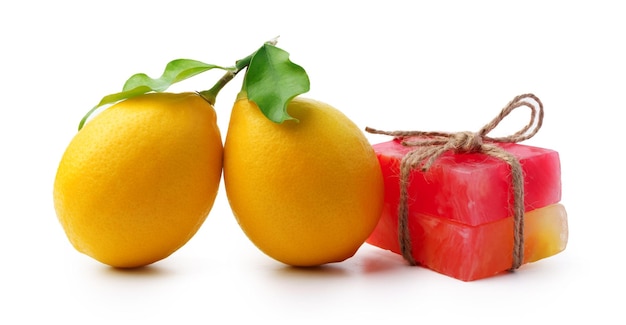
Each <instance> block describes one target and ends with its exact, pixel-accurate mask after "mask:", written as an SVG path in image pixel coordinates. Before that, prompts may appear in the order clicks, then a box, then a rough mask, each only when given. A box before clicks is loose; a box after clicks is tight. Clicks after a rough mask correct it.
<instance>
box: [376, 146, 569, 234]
mask: <svg viewBox="0 0 626 325" xmlns="http://www.w3.org/2000/svg"><path fill="white" fill-rule="evenodd" d="M498 145H499V146H500V147H502V148H504V149H505V150H506V151H508V152H510V153H511V154H513V155H514V156H515V157H517V159H518V160H519V162H520V164H521V165H522V169H523V172H524V191H525V199H524V207H525V211H530V210H534V209H537V208H541V207H545V206H547V205H550V204H553V203H557V202H559V201H560V200H561V165H560V161H559V154H558V152H556V151H554V150H550V149H544V148H538V147H531V146H526V145H521V144H514V143H505V144H498ZM373 147H374V150H375V151H376V153H377V155H378V159H379V161H380V164H381V167H382V169H383V173H384V175H385V178H386V179H385V190H386V191H388V195H387V203H388V205H390V206H393V208H392V209H396V206H397V204H398V201H399V195H400V194H399V193H400V192H399V191H400V190H399V175H400V160H401V159H402V157H403V156H404V155H405V154H406V153H407V152H409V151H411V150H413V149H415V148H414V147H406V146H403V145H402V144H401V143H400V141H398V140H392V141H388V142H383V143H379V144H375V145H374V146H373ZM510 175H511V170H510V167H509V165H508V164H507V163H506V162H504V161H502V160H500V159H497V158H493V157H491V156H488V155H485V154H480V153H467V154H454V153H452V152H448V153H445V154H443V155H442V156H441V157H439V158H438V159H437V161H436V163H435V164H434V165H433V166H431V168H430V169H429V170H428V171H427V172H426V173H422V172H421V171H418V170H414V171H413V173H412V175H411V180H410V185H409V189H408V190H409V193H411V199H410V201H411V204H410V210H411V211H413V212H415V213H423V214H428V215H434V216H439V217H441V218H446V219H450V220H454V221H457V222H460V223H463V224H468V225H472V226H476V225H480V224H483V223H487V222H493V221H496V220H499V219H502V218H506V217H509V216H510V215H511V213H510V211H511V200H512V195H511V193H512V192H511V191H512V190H511V176H510Z"/></svg>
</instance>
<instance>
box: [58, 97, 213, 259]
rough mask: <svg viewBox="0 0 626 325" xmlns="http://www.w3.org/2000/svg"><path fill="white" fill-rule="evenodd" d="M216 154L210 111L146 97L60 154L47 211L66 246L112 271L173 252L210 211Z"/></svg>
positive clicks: (196, 102)
mask: <svg viewBox="0 0 626 325" xmlns="http://www.w3.org/2000/svg"><path fill="white" fill-rule="evenodd" d="M222 157H223V147H222V141H221V136H220V131H219V129H218V127H217V125H216V114H215V111H214V109H213V107H212V106H211V105H210V104H209V103H208V102H207V101H205V100H204V99H203V98H202V97H200V96H199V95H197V94H195V93H181V94H173V93H151V94H146V95H141V96H138V97H134V98H131V99H127V100H125V101H122V102H120V103H118V104H115V105H113V106H111V107H109V108H108V109H106V110H104V111H103V112H102V113H100V114H99V115H98V116H96V117H95V118H94V119H93V120H92V121H90V122H89V123H87V124H86V125H85V127H84V128H83V129H82V130H80V131H79V132H78V133H77V134H76V136H75V137H74V138H73V139H72V141H71V142H70V144H69V145H68V147H67V149H66V151H65V153H64V154H63V157H62V158H61V162H60V164H59V167H58V170H57V174H56V178H55V181H54V207H55V210H56V213H57V216H58V219H59V221H60V223H61V225H62V226H63V228H64V230H65V232H66V234H67V237H68V238H69V240H70V242H71V243H72V245H73V246H74V247H75V248H76V249H77V250H78V251H80V252H82V253H85V254H87V255H89V256H91V257H93V258H94V259H96V260H98V261H100V262H102V263H105V264H108V265H111V266H114V267H120V268H131V267H139V266H144V265H148V264H151V263H154V262H156V261H159V260H161V259H163V258H165V257H167V256H169V255H171V254H172V253H173V252H175V251H176V250H178V249H179V248H180V247H182V246H183V245H184V244H185V243H187V242H188V240H189V239H190V238H191V237H192V236H193V235H194V234H195V233H196V232H197V230H198V229H199V227H200V226H201V225H202V223H203V222H204V220H205V219H206V217H207V215H208V213H209V211H210V210H211V208H212V206H213V203H214V200H215V197H216V195H217V191H218V187H219V182H220V177H221V173H222Z"/></svg>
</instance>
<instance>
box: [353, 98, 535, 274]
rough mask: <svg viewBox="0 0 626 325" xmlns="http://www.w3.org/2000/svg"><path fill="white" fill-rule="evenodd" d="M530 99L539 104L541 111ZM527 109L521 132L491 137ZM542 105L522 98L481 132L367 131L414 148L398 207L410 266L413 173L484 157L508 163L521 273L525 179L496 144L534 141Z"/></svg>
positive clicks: (403, 170)
mask: <svg viewBox="0 0 626 325" xmlns="http://www.w3.org/2000/svg"><path fill="white" fill-rule="evenodd" d="M528 99H530V100H532V101H534V102H536V103H537V105H538V107H537V106H535V104H534V103H532V102H531V101H529V100H528ZM519 107H528V108H530V110H531V115H530V121H529V123H528V124H527V125H526V126H524V127H523V128H522V129H520V130H519V131H517V132H515V133H514V134H512V135H509V136H506V137H489V136H487V135H488V134H489V132H491V131H492V130H493V129H495V128H496V127H497V126H498V124H499V123H500V122H501V121H502V120H503V119H504V118H505V117H506V116H508V115H509V114H510V113H511V112H512V111H513V110H515V109H516V108H519ZM543 115H544V113H543V104H542V103H541V100H539V98H538V97H537V96H535V95H534V94H522V95H519V96H516V97H515V98H513V100H511V101H510V102H509V103H508V104H507V105H506V106H505V107H504V108H503V109H502V110H501V111H500V114H498V116H496V117H495V118H494V119H493V120H492V121H490V122H489V123H487V124H486V125H485V126H483V127H482V128H481V129H480V130H479V131H478V132H468V131H464V132H453V133H449V132H431V131H381V130H376V129H373V128H370V127H366V128H365V130H366V131H367V132H369V133H372V134H382V135H389V136H393V137H395V138H397V139H399V140H401V143H402V145H404V146H409V147H415V149H414V150H411V151H410V152H408V153H407V154H406V155H405V156H404V157H403V158H402V161H401V163H400V202H399V205H398V241H399V244H400V251H401V253H402V256H403V257H404V259H405V260H407V262H409V264H411V265H416V264H417V263H416V262H415V259H414V258H413V254H412V251H411V237H410V234H409V226H408V199H409V198H408V196H409V195H408V185H409V184H408V182H409V175H410V173H411V170H413V169H415V168H420V169H421V170H422V171H423V172H426V171H428V169H429V168H430V166H431V165H432V164H433V163H434V162H435V161H436V160H437V158H439V157H440V156H441V155H442V154H444V153H445V152H448V151H452V152H454V153H482V154H486V155H489V156H492V157H494V158H498V159H501V160H503V161H505V162H506V163H507V164H508V165H509V166H510V167H511V178H512V182H511V187H512V191H513V213H512V214H513V220H514V231H513V240H514V244H513V261H512V265H511V270H515V269H518V268H519V267H520V266H521V265H522V263H523V260H524V175H523V171H522V167H521V165H520V163H519V161H518V159H517V158H516V157H515V156H513V155H512V154H510V153H509V152H507V151H506V150H504V149H502V148H501V147H499V146H497V145H495V144H494V143H517V142H522V141H524V140H528V139H530V138H532V137H533V136H534V135H535V134H536V133H537V132H538V131H539V129H540V128H541V125H542V124H543Z"/></svg>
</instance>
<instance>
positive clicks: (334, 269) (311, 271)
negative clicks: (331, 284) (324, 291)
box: [276, 264, 348, 278]
mask: <svg viewBox="0 0 626 325" xmlns="http://www.w3.org/2000/svg"><path fill="white" fill-rule="evenodd" d="M276 273H278V274H280V275H281V276H289V277H293V278H338V277H344V276H347V275H348V272H347V271H346V270H345V269H344V268H343V267H341V266H339V265H336V264H325V265H320V266H311V267H300V266H289V265H282V266H281V267H279V268H277V269H276Z"/></svg>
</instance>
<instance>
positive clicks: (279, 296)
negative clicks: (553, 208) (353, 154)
mask: <svg viewBox="0 0 626 325" xmlns="http://www.w3.org/2000/svg"><path fill="white" fill-rule="evenodd" d="M432 3H435V4H432ZM556 3H557V1H552V2H548V1H529V0H526V1H517V2H516V1H509V2H506V4H505V2H504V1H405V2H403V1H396V0H387V1H359V2H354V3H350V2H348V1H345V2H340V1H320V0H316V1H306V2H304V1H302V2H295V1H291V2H290V1H282V2H281V1H267V0H266V1H195V2H194V1H185V0H178V1H169V2H165V1H134V2H131V1H123V2H122V1H106V2H105V1H101V2H88V1H82V2H79V1H74V2H72V1H66V0H59V1H21V2H18V1H10V2H8V1H7V2H2V4H0V44H1V48H2V49H1V50H0V64H1V70H0V73H1V74H0V83H1V87H0V91H1V94H2V96H1V99H0V103H1V104H0V105H1V111H0V114H1V115H0V141H1V146H0V152H1V155H2V156H1V158H2V159H1V160H0V161H1V168H0V186H1V190H2V191H1V192H0V193H1V196H0V198H1V199H0V200H1V201H0V202H1V204H0V216H1V219H0V222H1V224H0V241H1V242H0V247H1V249H2V255H1V258H0V261H1V263H2V267H1V268H0V297H1V298H2V300H1V301H2V303H1V304H0V323H3V324H10V323H27V322H28V321H31V320H37V319H42V320H46V321H63V322H65V323H76V324H91V323H96V322H97V321H102V322H107V323H108V322H111V321H113V322H114V323H127V322H129V323H130V322H136V321H140V322H142V323H148V322H150V323H174V322H176V323H182V322H183V321H184V322H191V323H210V322H212V321H215V320H217V319H222V321H221V322H220V323H224V322H227V323H230V322H234V321H238V320H252V321H254V320H267V319H276V320H292V321H293V320H297V321H305V320H313V321H316V320H322V319H324V320H326V321H330V322H332V323H347V322H350V321H366V320H389V321H396V320H398V321H400V320H406V321H408V322H409V323H421V324H426V323H434V324H445V323H458V322H464V323H465V322H471V323H473V322H481V323H484V324H491V323H494V324H495V323H502V322H505V323H513V324H518V323H519V324H522V323H528V322H533V323H546V324H547V323H549V322H555V323H558V324H564V323H569V322H572V321H581V322H582V323H591V322H593V323H594V324H617V323H622V324H623V322H624V320H625V317H624V315H623V311H622V309H623V306H624V301H623V293H624V290H626V283H625V281H624V277H623V275H622V273H623V272H624V271H623V268H622V265H623V256H624V255H623V254H624V252H623V248H624V247H625V245H624V240H626V239H625V236H624V230H625V228H624V227H625V226H626V221H625V218H624V217H625V215H624V209H623V201H624V197H623V196H624V188H623V184H624V182H625V181H626V179H625V177H624V162H623V160H622V159H623V158H622V156H623V144H624V141H623V139H624V134H623V131H624V118H623V110H624V109H625V107H624V106H625V104H624V103H625V101H624V92H625V91H626V87H625V86H626V82H625V76H626V63H624V62H625V61H624V60H625V59H624V58H626V50H625V48H624V40H625V35H624V33H625V32H626V20H624V14H625V13H626V12H625V11H624V9H622V8H623V5H618V1H615V2H614V3H612V2H608V1H587V2H583V1H569V2H565V1H563V2H558V3H559V4H556ZM277 35H280V39H279V43H278V45H279V47H281V48H283V49H285V50H287V51H288V52H290V53H291V59H292V60H293V61H294V62H296V63H298V64H300V65H302V66H303V67H304V68H305V69H306V70H307V72H308V73H309V76H310V79H311V87H312V88H311V91H310V92H309V93H308V94H307V95H306V96H308V97H313V98H316V99H319V100H322V101H325V102H328V103H330V104H332V105H333V106H335V107H337V108H339V109H340V110H342V111H343V112H344V113H346V115H348V116H349V117H350V118H351V119H352V120H353V121H355V123H357V124H358V125H359V127H362V128H364V127H365V126H372V127H376V128H380V129H417V130H440V131H462V130H477V129H478V128H480V127H481V126H482V125H483V124H484V123H486V122H488V121H489V120H490V119H491V118H492V117H493V116H495V114H497V113H498V112H499V110H500V109H501V108H502V107H503V106H504V105H505V104H506V103H507V102H508V101H509V100H510V99H512V98H513V97H514V96H515V95H518V94H521V93H526V92H532V93H535V94H536V95H537V96H539V97H540V98H541V99H542V101H543V103H544V105H545V110H546V117H545V120H544V126H543V128H542V130H541V131H540V132H539V134H538V135H536V136H535V137H534V138H532V139H530V140H528V141H527V142H525V143H526V144H531V145H536V146H541V147H547V148H551V149H555V150H557V151H559V152H560V154H561V163H562V172H563V175H562V176H563V178H562V181H563V200H562V202H563V203H564V204H565V206H566V208H567V210H568V213H569V225H570V241H569V245H568V247H567V249H566V250H565V251H564V252H563V253H561V254H559V255H556V256H554V257H551V258H548V259H545V260H541V261H539V262H537V263H533V264H530V265H525V266H523V267H522V268H521V269H520V271H519V272H516V273H514V274H507V275H504V276H499V277H494V278H489V279H486V280H481V281H474V282H462V281H459V280H455V279H453V278H449V277H446V276H443V275H440V274H437V273H435V272H432V271H429V270H426V269H423V268H419V267H417V268H411V267H408V266H406V265H405V264H404V262H403V261H402V259H401V258H400V257H399V256H397V255H394V254H391V253H388V252H386V251H383V250H380V249H377V248H374V247H371V246H368V245H365V246H363V247H362V249H361V250H359V251H358V252H357V254H356V255H355V256H354V257H353V258H351V259H349V260H347V261H345V262H342V263H337V264H332V265H328V266H327V267H324V268H321V269H317V270H308V271H307V270H298V269H293V268H290V267H286V266H283V265H281V264H279V263H278V262H275V261H274V260H272V259H270V258H269V257H267V256H265V255H263V254H262V253H260V251H258V250H257V249H256V248H255V247H254V246H253V245H252V244H251V243H250V242H249V241H248V240H247V238H246V237H245V236H244V235H243V233H242V232H241V231H240V229H239V228H238V226H237V224H236V222H235V220H234V218H233V216H232V214H231V212H230V210H229V208H228V204H227V201H226V197H225V195H224V191H223V188H222V190H221V191H220V194H219V196H218V197H217V200H216V203H215V206H214V209H213V211H212V212H211V214H210V215H209V217H208V219H207V220H206V222H205V223H204V225H203V227H202V228H201V229H200V231H199V232H198V233H197V234H196V236H195V237H194V238H192V240H191V241H190V242H189V243H188V244H187V245H186V246H184V247H183V248H182V249H180V250H179V251H177V252H176V253H174V254H173V255H172V256H170V257H169V258H167V259H165V260H163V261H161V262H158V263H156V264H154V265H152V266H150V267H146V268H142V269H139V270H135V271H130V272H121V271H117V270H115V269H111V268H109V267H107V266H104V265H102V264H99V263H98V262H96V261H95V260H92V259H90V258H89V257H87V256H85V255H82V254H79V253H78V252H77V251H75V250H74V249H73V248H72V247H71V245H70V244H69V242H68V241H67V239H66V237H65V234H64V233H63V230H62V228H61V226H60V224H59V223H58V222H57V219H56V216H55V213H54V209H53V204H52V184H53V179H54V174H55V171H56V167H57V165H58V162H59V160H60V157H61V155H62V153H63V151H64V149H65V147H66V146H67V144H68V143H69V141H70V139H71V138H72V137H73V135H74V134H75V133H76V126H77V123H78V121H79V120H80V118H81V117H82V116H83V114H84V113H85V112H86V111H87V110H88V109H89V108H91V107H92V106H93V105H95V103H97V102H98V101H99V100H100V98H101V97H102V96H104V95H106V94H109V93H113V92H117V91H119V90H120V89H121V86H122V84H123V82H124V81H125V80H126V78H128V77H129V76H130V75H132V74H134V73H136V72H145V73H148V74H149V75H151V76H153V77H157V76H159V75H160V74H161V72H162V69H163V67H164V66H165V64H166V63H167V62H169V61H170V60H172V59H175V58H192V59H197V60H201V61H204V62H208V63H214V64H220V65H231V64H232V63H233V62H234V61H235V60H236V59H239V58H242V57H244V56H246V55H248V54H249V53H251V52H252V51H254V50H255V49H256V48H258V47H259V46H260V45H261V44H262V43H263V42H264V41H266V40H269V39H271V38H273V37H275V36H277ZM220 75H221V73H220V72H217V71H216V72H207V73H205V74H203V75H201V76H200V77H197V78H196V79H195V80H189V81H186V82H183V83H181V84H179V85H177V86H176V87H174V88H172V89H171V90H172V91H182V90H204V89H207V88H209V87H210V86H211V85H212V84H213V83H214V82H215V81H216V80H217V78H218V77H219V76H220ZM240 85H241V76H240V77H238V78H237V79H235V80H234V81H232V82H231V84H229V85H228V86H227V87H226V88H225V89H224V90H223V91H222V93H221V94H220V96H219V97H218V102H217V105H216V111H217V113H218V118H219V124H220V127H221V130H222V132H223V135H225V132H226V127H227V124H228V118H229V112H230V108H231V105H232V102H233V101H234V98H235V97H234V96H235V94H236V93H237V91H238V89H239V87H240ZM521 112H523V113H519V114H513V117H511V118H510V119H509V120H507V123H504V125H502V126H501V129H499V130H500V132H501V133H502V134H506V133H508V132H510V131H515V130H517V128H518V127H520V126H522V125H524V124H525V123H526V122H527V114H526V113H527V112H525V111H523V110H521ZM368 138H369V139H370V140H371V142H372V143H375V142H381V141H386V140H388V138H386V137H379V136H371V135H368ZM9 320H11V321H9Z"/></svg>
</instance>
